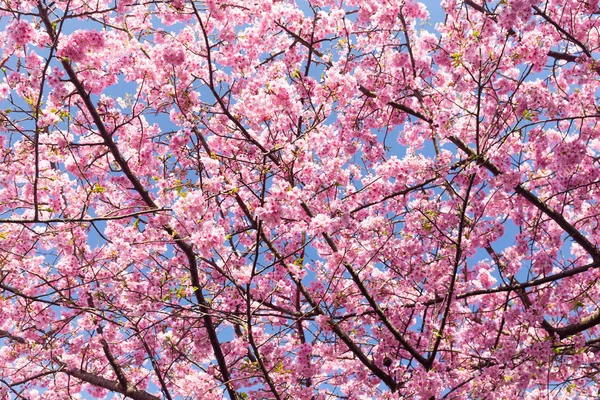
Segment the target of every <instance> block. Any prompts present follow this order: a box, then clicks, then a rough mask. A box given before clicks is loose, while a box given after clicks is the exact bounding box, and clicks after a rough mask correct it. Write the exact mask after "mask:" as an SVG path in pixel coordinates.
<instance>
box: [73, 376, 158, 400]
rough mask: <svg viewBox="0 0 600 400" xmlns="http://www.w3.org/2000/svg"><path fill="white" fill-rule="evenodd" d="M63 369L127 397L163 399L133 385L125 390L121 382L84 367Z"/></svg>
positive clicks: (78, 377) (149, 399) (137, 399)
mask: <svg viewBox="0 0 600 400" xmlns="http://www.w3.org/2000/svg"><path fill="white" fill-rule="evenodd" d="M62 371H63V372H64V373H66V374H67V375H70V376H72V377H74V378H77V379H80V380H82V381H84V382H87V383H91V384H92V385H94V386H98V387H101V388H104V389H108V390H110V391H113V392H117V393H121V394H123V395H125V396H127V397H131V398H132V399H133V400H161V399H160V397H156V396H153V395H151V394H150V393H148V392H145V391H143V390H139V389H137V388H136V387H133V386H129V387H127V388H126V389H125V390H122V389H121V385H120V383H119V382H116V381H111V380H109V379H106V378H102V377H101V376H98V375H95V374H91V373H89V372H87V371H84V370H82V369H76V368H72V369H63V370H62Z"/></svg>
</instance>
